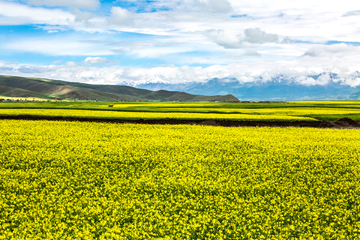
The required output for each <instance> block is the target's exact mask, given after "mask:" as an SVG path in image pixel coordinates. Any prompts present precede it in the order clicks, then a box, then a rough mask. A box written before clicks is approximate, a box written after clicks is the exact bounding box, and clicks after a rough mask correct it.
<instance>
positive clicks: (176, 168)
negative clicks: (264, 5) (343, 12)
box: [0, 120, 360, 239]
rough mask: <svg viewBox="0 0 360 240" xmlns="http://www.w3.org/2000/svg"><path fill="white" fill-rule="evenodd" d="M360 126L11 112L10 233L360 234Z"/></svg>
mask: <svg viewBox="0 0 360 240" xmlns="http://www.w3.org/2000/svg"><path fill="white" fill-rule="evenodd" d="M359 181H360V130H357V129H352V130H339V129H337V130H334V129H310V128H224V127H210V126H191V125H186V126H185V125H174V126H169V125H135V124H108V123H90V122H61V121H24V120H0V239H359V238H360V184H359Z"/></svg>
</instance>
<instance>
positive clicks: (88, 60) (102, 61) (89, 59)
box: [84, 57, 109, 64]
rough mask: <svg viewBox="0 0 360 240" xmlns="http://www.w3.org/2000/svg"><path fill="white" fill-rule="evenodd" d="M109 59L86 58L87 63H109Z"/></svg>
mask: <svg viewBox="0 0 360 240" xmlns="http://www.w3.org/2000/svg"><path fill="white" fill-rule="evenodd" d="M108 62H109V61H108V60H107V59H106V58H102V57H87V58H86V59H85V60H84V63H85V64H98V63H108Z"/></svg>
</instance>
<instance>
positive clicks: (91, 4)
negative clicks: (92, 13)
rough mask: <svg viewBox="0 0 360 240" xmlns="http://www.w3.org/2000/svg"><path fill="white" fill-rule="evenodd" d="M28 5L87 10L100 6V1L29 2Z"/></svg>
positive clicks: (37, 0)
mask: <svg viewBox="0 0 360 240" xmlns="http://www.w3.org/2000/svg"><path fill="white" fill-rule="evenodd" d="M28 3H29V4H31V5H35V6H50V7H71V8H86V9H94V8H96V7H97V6H98V5H99V4H100V2H99V0H29V1H28Z"/></svg>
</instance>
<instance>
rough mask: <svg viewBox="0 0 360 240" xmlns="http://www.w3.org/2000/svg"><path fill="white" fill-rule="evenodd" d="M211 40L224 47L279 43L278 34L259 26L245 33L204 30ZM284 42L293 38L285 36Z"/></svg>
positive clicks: (246, 30)
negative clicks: (234, 33) (267, 31)
mask: <svg viewBox="0 0 360 240" xmlns="http://www.w3.org/2000/svg"><path fill="white" fill-rule="evenodd" d="M204 34H205V36H207V37H208V38H209V39H210V40H211V41H213V42H215V43H216V44H218V45H220V46H222V47H224V48H230V49H231V48H244V47H252V46H254V45H260V44H267V43H279V37H278V35H277V34H271V33H266V32H264V31H262V30H260V29H259V28H248V29H245V30H244V32H243V33H240V34H237V35H233V34H231V33H226V32H225V31H224V30H222V29H211V30H207V31H205V32H204ZM283 41H285V42H284V43H289V42H291V39H290V38H288V37H285V38H284V40H283Z"/></svg>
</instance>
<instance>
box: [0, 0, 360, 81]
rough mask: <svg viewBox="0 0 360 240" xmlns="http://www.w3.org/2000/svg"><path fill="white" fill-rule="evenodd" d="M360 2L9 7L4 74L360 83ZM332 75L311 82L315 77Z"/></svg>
mask: <svg viewBox="0 0 360 240" xmlns="http://www.w3.org/2000/svg"><path fill="white" fill-rule="evenodd" d="M359 20H360V2H359V3H357V2H353V1H350V0H343V1H341V2H335V1H334V2H329V1H322V0H303V1H288V0H273V1H268V0H242V1H238V0H151V1H150V0H123V1H122V0H112V1H108V0H0V74H5V75H18V76H29V77H44V78H52V79H61V80H67V81H75V82H87V83H99V84H118V83H123V82H127V83H132V84H133V85H136V84H138V83H142V82H168V83H182V82H192V81H197V82H204V81H207V80H209V79H212V78H215V77H218V78H226V77H229V78H237V79H238V80H239V81H240V82H249V81H255V80H256V79H260V77H261V79H262V80H263V81H267V80H270V79H271V78H272V77H276V76H277V75H287V76H289V77H291V78H294V79H297V81H298V82H300V83H303V84H308V85H314V84H325V83H326V81H328V80H329V78H327V77H326V76H328V74H329V73H337V74H338V75H339V76H340V79H341V81H343V82H344V83H345V84H350V85H353V86H357V85H358V84H360V79H357V78H356V77H354V76H357V74H356V72H357V71H360V57H359V55H360V48H359V47H360V42H359V39H360V21H359ZM314 74H323V75H324V77H323V78H320V80H317V79H315V80H314V79H309V77H308V76H309V75H314Z"/></svg>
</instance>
